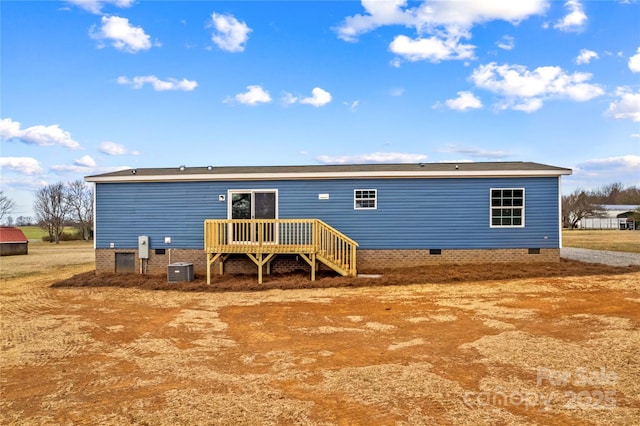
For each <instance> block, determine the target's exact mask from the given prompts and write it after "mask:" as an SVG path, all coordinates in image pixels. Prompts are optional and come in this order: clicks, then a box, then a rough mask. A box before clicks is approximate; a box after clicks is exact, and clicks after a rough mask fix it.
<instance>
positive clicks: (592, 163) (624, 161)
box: [576, 155, 640, 173]
mask: <svg viewBox="0 0 640 426" xmlns="http://www.w3.org/2000/svg"><path fill="white" fill-rule="evenodd" d="M576 167H577V168H579V169H580V170H611V169H624V170H629V171H631V172H635V173H637V171H638V170H640V155H622V156H619V157H607V158H597V159H594V160H587V161H584V162H582V163H580V164H578V165H577V166H576Z"/></svg>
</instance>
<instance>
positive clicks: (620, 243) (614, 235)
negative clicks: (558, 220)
mask: <svg viewBox="0 0 640 426" xmlns="http://www.w3.org/2000/svg"><path fill="white" fill-rule="evenodd" d="M562 244H563V246H564V247H577V248H585V249H591V250H610V251H622V252H627V253H640V231H619V230H615V229H614V230H608V229H604V230H591V229H571V230H568V229H564V230H563V231H562Z"/></svg>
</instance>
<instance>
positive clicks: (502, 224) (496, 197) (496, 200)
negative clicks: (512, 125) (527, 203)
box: [490, 188, 524, 228]
mask: <svg viewBox="0 0 640 426" xmlns="http://www.w3.org/2000/svg"><path fill="white" fill-rule="evenodd" d="M490 220H491V222H490V224H491V227H492V228H522V227H524V188H491V219H490Z"/></svg>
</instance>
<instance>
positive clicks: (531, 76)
mask: <svg viewBox="0 0 640 426" xmlns="http://www.w3.org/2000/svg"><path fill="white" fill-rule="evenodd" d="M591 77H592V76H591V74H588V73H573V74H568V73H567V72H566V71H564V70H563V69H562V68H560V67H557V66H545V67H538V68H536V69H535V70H533V71H529V70H528V69H527V68H526V67H524V66H522V65H497V64H496V63H495V62H491V63H489V64H486V65H481V66H479V67H478V68H476V69H475V70H474V71H473V73H472V74H471V76H470V79H471V81H473V83H474V84H475V85H476V86H477V87H479V88H482V89H486V90H489V91H490V92H493V93H496V94H498V95H502V96H504V97H505V99H503V100H502V102H501V105H502V108H503V109H507V108H511V109H515V110H520V111H526V112H532V111H535V110H537V109H540V108H541V107H542V104H543V101H544V100H546V99H552V98H565V99H571V100H574V101H578V102H583V101H588V100H590V99H593V98H595V97H598V96H601V95H603V94H604V90H603V89H602V87H600V86H599V85H597V84H589V83H587V81H588V80H590V79H591Z"/></svg>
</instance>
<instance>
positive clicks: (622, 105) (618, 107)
mask: <svg viewBox="0 0 640 426" xmlns="http://www.w3.org/2000/svg"><path fill="white" fill-rule="evenodd" d="M616 95H617V96H618V97H619V99H618V100H617V101H615V102H611V103H610V104H609V110H608V111H607V114H608V115H610V116H611V117H613V118H615V119H618V120H632V121H635V122H640V90H638V91H637V92H635V93H634V92H633V91H632V90H631V89H630V88H628V87H619V88H618V89H617V90H616Z"/></svg>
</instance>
